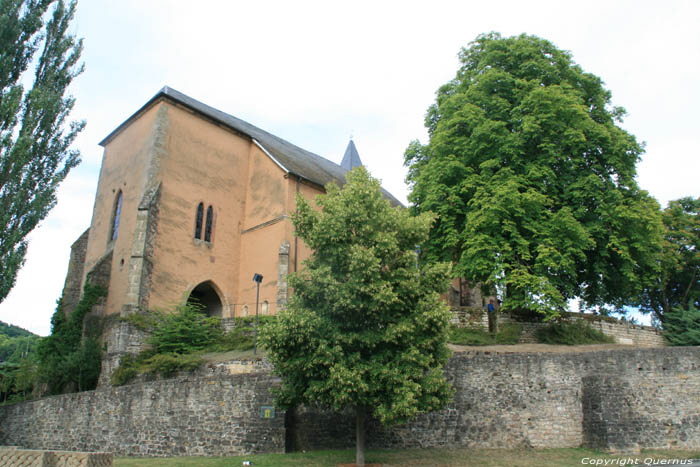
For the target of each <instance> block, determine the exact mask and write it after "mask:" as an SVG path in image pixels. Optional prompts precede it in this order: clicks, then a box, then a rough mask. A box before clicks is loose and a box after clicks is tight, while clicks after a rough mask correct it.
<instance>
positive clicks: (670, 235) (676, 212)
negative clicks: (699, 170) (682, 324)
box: [640, 197, 700, 328]
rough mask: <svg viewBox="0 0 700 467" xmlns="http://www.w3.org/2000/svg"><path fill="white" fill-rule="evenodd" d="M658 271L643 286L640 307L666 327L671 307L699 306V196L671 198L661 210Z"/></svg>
mask: <svg viewBox="0 0 700 467" xmlns="http://www.w3.org/2000/svg"><path fill="white" fill-rule="evenodd" d="M663 223H664V227H665V228H666V229H665V234H664V242H663V254H662V256H661V260H660V262H661V272H660V274H659V275H658V276H657V277H656V278H655V280H654V282H652V283H650V284H648V285H647V287H645V289H644V290H643V293H642V299H641V303H640V309H641V310H642V311H651V312H653V313H654V317H655V318H656V319H658V320H659V321H660V322H661V323H663V325H664V328H665V327H666V321H665V316H666V315H667V314H669V313H671V311H672V310H673V309H676V308H685V309H687V308H688V306H689V305H688V304H689V303H690V305H691V306H694V307H695V308H696V309H697V308H700V198H692V197H687V198H682V199H679V200H676V201H671V202H670V203H669V205H668V207H667V208H666V209H664V211H663Z"/></svg>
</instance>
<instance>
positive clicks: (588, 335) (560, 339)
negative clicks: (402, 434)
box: [535, 320, 615, 345]
mask: <svg viewBox="0 0 700 467" xmlns="http://www.w3.org/2000/svg"><path fill="white" fill-rule="evenodd" d="M535 338H536V339H537V342H540V343H542V344H551V345H585V344H612V343H614V342H615V339H613V338H612V337H610V336H606V335H605V334H603V333H602V332H600V331H598V330H596V329H593V328H592V327H591V325H590V324H588V323H585V322H583V321H579V320H577V321H573V322H570V323H568V322H566V321H559V322H554V323H551V324H549V325H548V326H546V327H543V328H540V329H538V330H537V331H536V332H535Z"/></svg>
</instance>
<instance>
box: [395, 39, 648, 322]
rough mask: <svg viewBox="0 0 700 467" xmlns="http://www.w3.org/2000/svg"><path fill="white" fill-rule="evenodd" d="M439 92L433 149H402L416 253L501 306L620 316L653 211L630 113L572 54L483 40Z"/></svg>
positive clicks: (639, 268)
mask: <svg viewBox="0 0 700 467" xmlns="http://www.w3.org/2000/svg"><path fill="white" fill-rule="evenodd" d="M459 58H460V61H461V68H460V69H459V71H458V72H457V76H456V77H455V78H454V79H453V80H452V81H450V82H448V83H447V84H445V85H444V86H442V87H441V88H440V89H439V90H438V92H437V100H436V102H435V103H434V104H433V105H432V106H431V107H430V108H429V109H428V113H427V115H426V119H425V125H426V127H427V129H428V133H429V138H430V140H429V142H428V144H426V145H421V144H420V143H419V142H417V141H414V142H413V143H411V144H410V146H409V147H408V149H407V150H406V154H405V163H406V165H407V166H408V167H409V174H408V177H407V180H408V182H409V183H410V184H411V186H412V192H411V194H410V195H409V200H410V201H411V203H412V204H413V208H412V209H413V210H414V211H415V212H416V213H421V212H427V211H432V212H434V213H436V214H437V216H438V217H437V221H436V222H435V224H434V225H433V228H432V230H431V232H430V240H429V241H428V242H427V243H426V245H425V247H424V249H423V251H422V257H423V259H424V260H426V261H436V260H440V261H451V262H453V263H454V274H455V275H458V276H462V277H465V278H466V279H467V280H469V281H470V282H473V283H482V284H485V286H487V287H495V288H496V289H497V290H499V291H500V292H502V294H503V298H504V302H503V309H504V310H509V309H510V310H520V309H530V310H536V311H538V312H540V313H543V314H546V315H549V316H556V315H557V314H558V313H559V312H560V311H563V310H565V309H566V308H567V300H569V299H571V298H574V297H581V298H582V301H583V303H584V305H585V306H586V307H593V306H604V305H605V304H611V305H613V306H615V307H618V308H619V307H621V306H622V305H624V304H626V302H628V301H629V300H630V297H635V296H636V294H638V293H639V292H640V290H641V285H642V284H645V283H646V282H648V281H649V280H651V277H653V276H655V275H656V270H657V268H658V265H657V257H658V253H659V249H660V245H661V233H662V226H661V221H660V216H659V206H658V204H657V203H656V201H655V200H654V199H653V198H651V197H650V196H649V195H648V194H647V193H646V192H645V191H642V190H640V189H639V188H638V186H637V184H636V182H635V176H636V163H637V162H638V160H639V158H640V155H641V154H642V152H643V149H642V146H641V145H640V144H638V143H637V141H636V140H635V138H634V136H632V135H630V134H629V133H627V132H626V131H625V130H623V129H622V128H620V127H619V126H618V124H619V123H620V122H621V121H622V117H623V116H624V115H625V111H624V109H622V108H620V107H613V106H611V103H610V102H611V94H610V92H609V91H608V90H606V89H605V88H604V87H603V84H602V81H601V80H600V78H598V77H597V76H594V75H592V74H590V73H585V72H584V71H583V70H582V69H581V68H580V67H579V66H578V65H576V64H575V63H574V62H573V60H572V58H571V55H570V54H569V53H568V52H565V51H562V50H559V49H557V48H556V47H555V46H554V45H552V44H551V43H550V42H548V41H546V40H543V39H540V38H537V37H534V36H527V35H521V36H517V37H509V38H503V37H501V36H500V35H499V34H496V33H491V34H487V35H482V36H479V37H478V38H477V39H476V40H475V41H474V42H472V43H471V44H470V46H469V47H468V48H465V49H462V51H461V53H460V55H459Z"/></svg>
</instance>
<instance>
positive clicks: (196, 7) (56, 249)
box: [0, 0, 700, 335]
mask: <svg viewBox="0 0 700 467" xmlns="http://www.w3.org/2000/svg"><path fill="white" fill-rule="evenodd" d="M73 30H74V33H75V34H76V35H78V36H79V37H83V38H84V45H85V50H84V52H83V55H82V58H83V60H84V62H85V72H84V73H83V75H81V76H80V77H79V78H78V79H77V80H76V81H75V83H74V85H73V86H72V88H71V93H72V94H73V95H74V96H75V98H76V99H77V103H76V106H75V108H74V111H73V114H72V116H73V118H74V119H85V120H87V128H86V129H85V131H84V132H83V133H82V134H81V135H80V136H79V138H78V140H77V142H76V146H77V147H78V148H79V149H80V151H81V153H82V159H83V163H82V164H81V165H80V166H79V167H78V168H76V169H74V170H73V171H72V172H71V173H70V175H69V176H68V179H67V180H66V181H65V182H64V184H63V185H62V187H61V189H60V191H59V193H58V205H57V206H56V208H55V209H54V210H53V211H52V212H51V214H50V215H49V217H47V218H46V219H45V220H44V221H43V222H42V223H41V225H40V227H39V228H38V229H37V230H35V231H34V232H33V233H32V234H31V235H30V247H29V253H28V255H27V262H26V264H25V266H24V268H23V269H22V271H21V272H20V273H19V276H18V278H17V284H16V286H15V288H14V290H13V291H12V292H11V293H10V295H9V297H8V298H7V299H6V300H5V301H4V302H3V303H1V304H0V320H2V321H5V322H10V323H12V324H16V325H18V326H21V327H23V328H26V329H29V330H31V331H33V332H36V333H39V334H42V335H46V334H48V333H49V331H50V318H51V315H52V313H53V311H54V309H55V301H56V299H57V298H58V297H59V295H60V293H61V290H62V288H63V282H64V279H65V273H66V270H67V268H68V257H69V253H70V245H71V243H72V242H73V241H74V240H75V239H76V238H77V237H78V236H79V235H80V234H81V233H82V232H83V231H84V230H85V229H86V228H87V227H88V226H89V225H90V219H91V217H92V206H93V200H94V195H95V190H96V187H97V177H98V174H99V169H100V163H101V159H102V148H101V147H99V146H98V145H97V143H98V142H99V141H100V140H101V139H102V138H103V137H104V136H106V135H107V134H109V133H110V132H111V131H112V130H113V129H114V128H116V127H117V126H118V125H119V124H120V123H121V122H123V121H124V120H125V119H126V118H127V117H129V116H130V115H131V114H132V113H134V112H135V111H136V110H138V109H139V108H140V107H141V106H142V105H143V104H144V103H145V102H146V101H147V100H148V99H149V98H151V97H152V96H153V95H154V94H155V93H156V92H157V91H158V90H159V89H160V88H161V87H163V86H164V85H168V86H171V87H173V88H175V89H177V90H178V91H181V92H183V93H185V94H187V95H189V96H191V97H193V98H195V99H198V100H200V101H202V102H204V103H206V104H209V105H211V106H213V107H215V108H218V109H220V110H223V111H225V112H227V113H230V114H232V115H235V116H237V117H239V118H242V119H243V120H246V121H248V122H250V123H252V124H254V125H256V126H258V127H260V128H262V129H265V130H267V131H269V132H271V133H273V134H275V135H278V136H280V137H282V138H284V139H287V140H288V141H290V142H292V143H294V144H296V145H298V146H301V147H303V148H305V149H308V150H310V151H312V152H315V153H317V154H320V155H322V156H324V157H326V158H328V159H330V160H332V161H334V162H338V163H339V162H340V160H341V158H342V155H343V152H344V150H345V146H346V145H347V143H348V140H349V137H350V136H351V135H353V137H354V141H355V144H356V146H357V148H358V151H359V153H360V156H361V158H362V161H363V163H364V164H365V165H366V166H367V167H368V168H369V170H370V172H371V173H372V174H373V175H374V176H375V177H377V178H380V179H381V180H382V182H383V185H384V187H385V188H387V189H388V190H389V191H391V192H392V193H393V194H394V195H395V196H396V197H398V198H399V199H401V200H402V201H404V202H405V201H406V195H407V191H408V190H407V187H406V185H405V183H404V177H405V173H406V170H405V168H404V167H403V152H404V150H405V148H406V146H407V145H408V143H409V142H410V141H411V140H413V139H419V140H421V141H422V142H424V143H425V142H426V132H425V129H424V127H423V116H424V114H425V111H426V109H427V107H428V106H429V105H430V104H431V103H432V102H433V100H434V97H435V91H436V90H437V88H438V87H439V86H440V85H442V84H444V83H445V82H447V81H448V80H450V79H452V78H453V77H454V75H455V73H456V71H457V68H458V65H459V64H458V60H457V53H458V52H459V49H460V48H461V47H464V46H467V45H468V44H469V42H470V41H472V40H474V39H475V38H476V36H478V35H479V34H481V33H485V32H490V31H498V32H500V33H501V34H503V35H504V36H511V35H516V34H520V33H527V34H534V35H537V36H540V37H543V38H545V39H548V40H550V41H552V42H553V43H554V44H555V45H556V46H557V47H559V48H561V49H565V50H569V51H570V52H571V53H572V54H573V58H574V60H575V61H576V62H577V63H578V64H580V65H581V66H582V68H583V69H584V70H585V71H587V72H590V73H594V74H596V75H598V76H600V77H601V78H602V79H603V81H604V82H605V85H606V87H607V88H608V89H609V90H610V91H611V92H612V96H613V104H614V105H618V106H622V107H625V108H626V109H627V112H628V114H629V115H628V116H627V118H626V119H625V122H624V124H623V126H624V127H625V128H626V129H627V130H628V131H630V132H631V133H632V134H634V135H635V136H636V137H637V139H638V140H640V141H644V142H646V154H645V155H644V157H643V160H642V162H641V163H640V164H639V166H638V174H639V177H638V181H639V184H640V186H641V187H642V188H643V189H646V190H648V191H649V192H650V193H651V194H652V195H653V196H654V197H656V199H658V200H659V202H660V203H661V204H662V205H665V204H666V203H667V202H668V201H669V200H671V199H676V198H679V197H682V196H696V197H697V196H700V183H698V176H699V175H700V158H699V157H698V156H699V154H698V152H699V151H700V149H699V148H700V128H699V125H698V124H699V118H698V112H699V111H700V86H699V85H698V84H699V83H698V78H699V77H700V2H698V1H696V0H688V1H673V0H667V1H665V2H660V1H657V0H653V1H640V0H637V1H610V0H606V1H590V0H589V1H587V2H565V1H562V0H559V1H552V2H546V1H527V2H525V1H500V2H499V1H490V2H485V1H481V2H474V1H472V2H467V1H460V2H438V1H432V2H409V1H402V2H395V3H394V2H379V1H376V0H375V1H372V2H362V1H353V2H343V3H342V4H341V3H339V2H330V1H319V2H304V1H297V2H289V1H285V2H281V1H280V2H265V1H255V2H235V1H200V2H194V1H191V0H188V1H175V0H169V1H166V0H163V1H152V0H138V1H128V0H122V1H119V2H115V1H107V0H81V2H79V4H78V13H77V18H76V20H75V22H74V27H73Z"/></svg>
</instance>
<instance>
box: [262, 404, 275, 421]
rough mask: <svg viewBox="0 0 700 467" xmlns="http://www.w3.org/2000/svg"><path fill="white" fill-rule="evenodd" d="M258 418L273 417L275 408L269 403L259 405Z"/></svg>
mask: <svg viewBox="0 0 700 467" xmlns="http://www.w3.org/2000/svg"><path fill="white" fill-rule="evenodd" d="M260 418H275V408H274V407H273V406H271V405H263V406H261V407H260Z"/></svg>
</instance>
